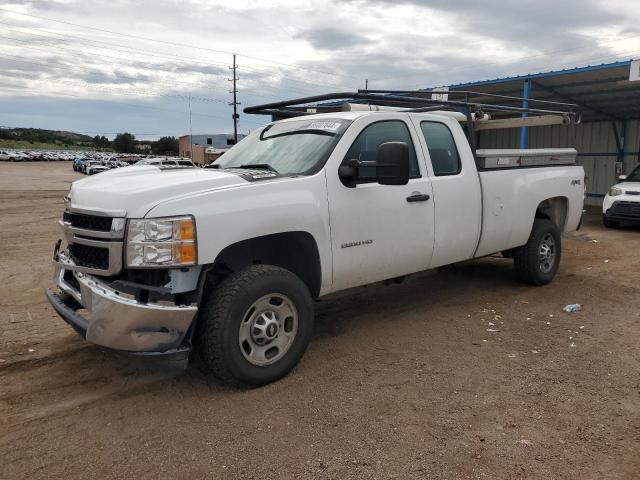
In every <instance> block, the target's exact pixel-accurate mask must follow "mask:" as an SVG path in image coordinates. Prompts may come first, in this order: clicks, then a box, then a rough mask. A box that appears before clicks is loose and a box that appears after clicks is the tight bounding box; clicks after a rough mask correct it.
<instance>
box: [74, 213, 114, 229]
mask: <svg viewBox="0 0 640 480" xmlns="http://www.w3.org/2000/svg"><path fill="white" fill-rule="evenodd" d="M62 220H63V221H64V222H67V223H70V224H71V226H72V227H75V228H81V229H83V230H96V231H98V232H109V231H111V223H112V222H113V219H112V218H111V217H100V216H97V215H84V214H81V213H71V212H64V214H63V215H62Z"/></svg>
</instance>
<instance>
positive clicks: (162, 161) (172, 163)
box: [135, 158, 195, 168]
mask: <svg viewBox="0 0 640 480" xmlns="http://www.w3.org/2000/svg"><path fill="white" fill-rule="evenodd" d="M135 165H136V166H137V167H139V166H142V165H155V166H157V167H169V168H170V167H175V168H179V167H195V165H194V163H193V162H192V161H191V160H184V159H177V160H172V159H169V158H143V159H142V160H140V161H138V162H136V163H135Z"/></svg>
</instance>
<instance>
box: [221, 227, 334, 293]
mask: <svg viewBox="0 0 640 480" xmlns="http://www.w3.org/2000/svg"><path fill="white" fill-rule="evenodd" d="M255 264H266V265H274V266H277V267H281V268H284V269H286V270H289V271H290V272H292V273H294V274H295V275H297V276H298V277H299V278H300V279H301V280H302V281H303V282H304V283H305V284H306V285H307V288H308V289H309V292H310V294H311V296H312V297H313V298H317V297H318V295H319V293H320V287H321V284H322V267H321V261H320V253H319V250H318V245H317V243H316V240H315V238H314V237H313V235H311V234H310V233H308V232H305V231H289V232H281V233H274V234H269V235H262V236H258V237H254V238H250V239H246V240H241V241H239V242H236V243H233V244H231V245H229V246H227V247H225V248H224V249H223V250H222V251H221V252H220V253H219V254H218V256H217V257H216V259H215V261H214V263H213V265H212V266H211V268H210V270H209V272H210V275H213V276H214V277H217V278H223V277H225V276H226V275H228V274H229V273H231V272H236V271H239V270H241V269H242V268H245V267H248V266H250V265H255Z"/></svg>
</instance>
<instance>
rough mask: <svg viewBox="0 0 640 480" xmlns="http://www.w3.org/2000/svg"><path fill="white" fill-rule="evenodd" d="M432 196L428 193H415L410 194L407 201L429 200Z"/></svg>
mask: <svg viewBox="0 0 640 480" xmlns="http://www.w3.org/2000/svg"><path fill="white" fill-rule="evenodd" d="M430 198H431V197H430V196H429V195H427V194H426V193H414V194H412V195H409V196H408V197H407V202H409V203H413V202H426V201H427V200H429V199H430Z"/></svg>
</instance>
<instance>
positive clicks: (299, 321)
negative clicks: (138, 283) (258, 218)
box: [196, 265, 313, 386]
mask: <svg viewBox="0 0 640 480" xmlns="http://www.w3.org/2000/svg"><path fill="white" fill-rule="evenodd" d="M312 328H313V300H312V299H311V295H310V294H309V290H308V288H307V286H306V285H305V284H304V282H302V280H300V278H298V277H297V276H296V275H294V274H293V273H291V272H290V271H288V270H285V269H283V268H279V267H275V266H271V265H252V266H250V267H247V268H245V269H244V270H241V271H239V272H236V273H233V274H231V275H230V276H229V277H227V278H226V279H225V280H224V281H223V282H222V283H221V284H220V285H218V286H217V287H216V288H214V289H213V291H212V292H211V294H210V295H208V297H207V298H206V300H205V301H204V304H203V306H202V309H201V312H200V317H199V319H198V331H197V332H196V335H197V336H198V338H197V339H196V342H197V345H198V346H199V350H200V354H201V356H202V357H203V359H204V360H205V362H206V363H207V365H208V366H209V368H211V370H212V371H213V374H214V375H215V376H216V377H218V378H219V379H220V380H222V381H224V382H225V383H229V384H232V385H236V386H258V385H264V384H267V383H270V382H274V381H276V380H278V379H280V378H282V377H284V376H285V375H287V374H288V373H289V372H290V371H291V370H292V369H293V368H294V367H295V366H296V365H297V363H298V362H299V361H300V359H301V358H302V355H303V353H304V351H305V349H306V347H307V344H308V343H309V339H310V338H311V331H312Z"/></svg>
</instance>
